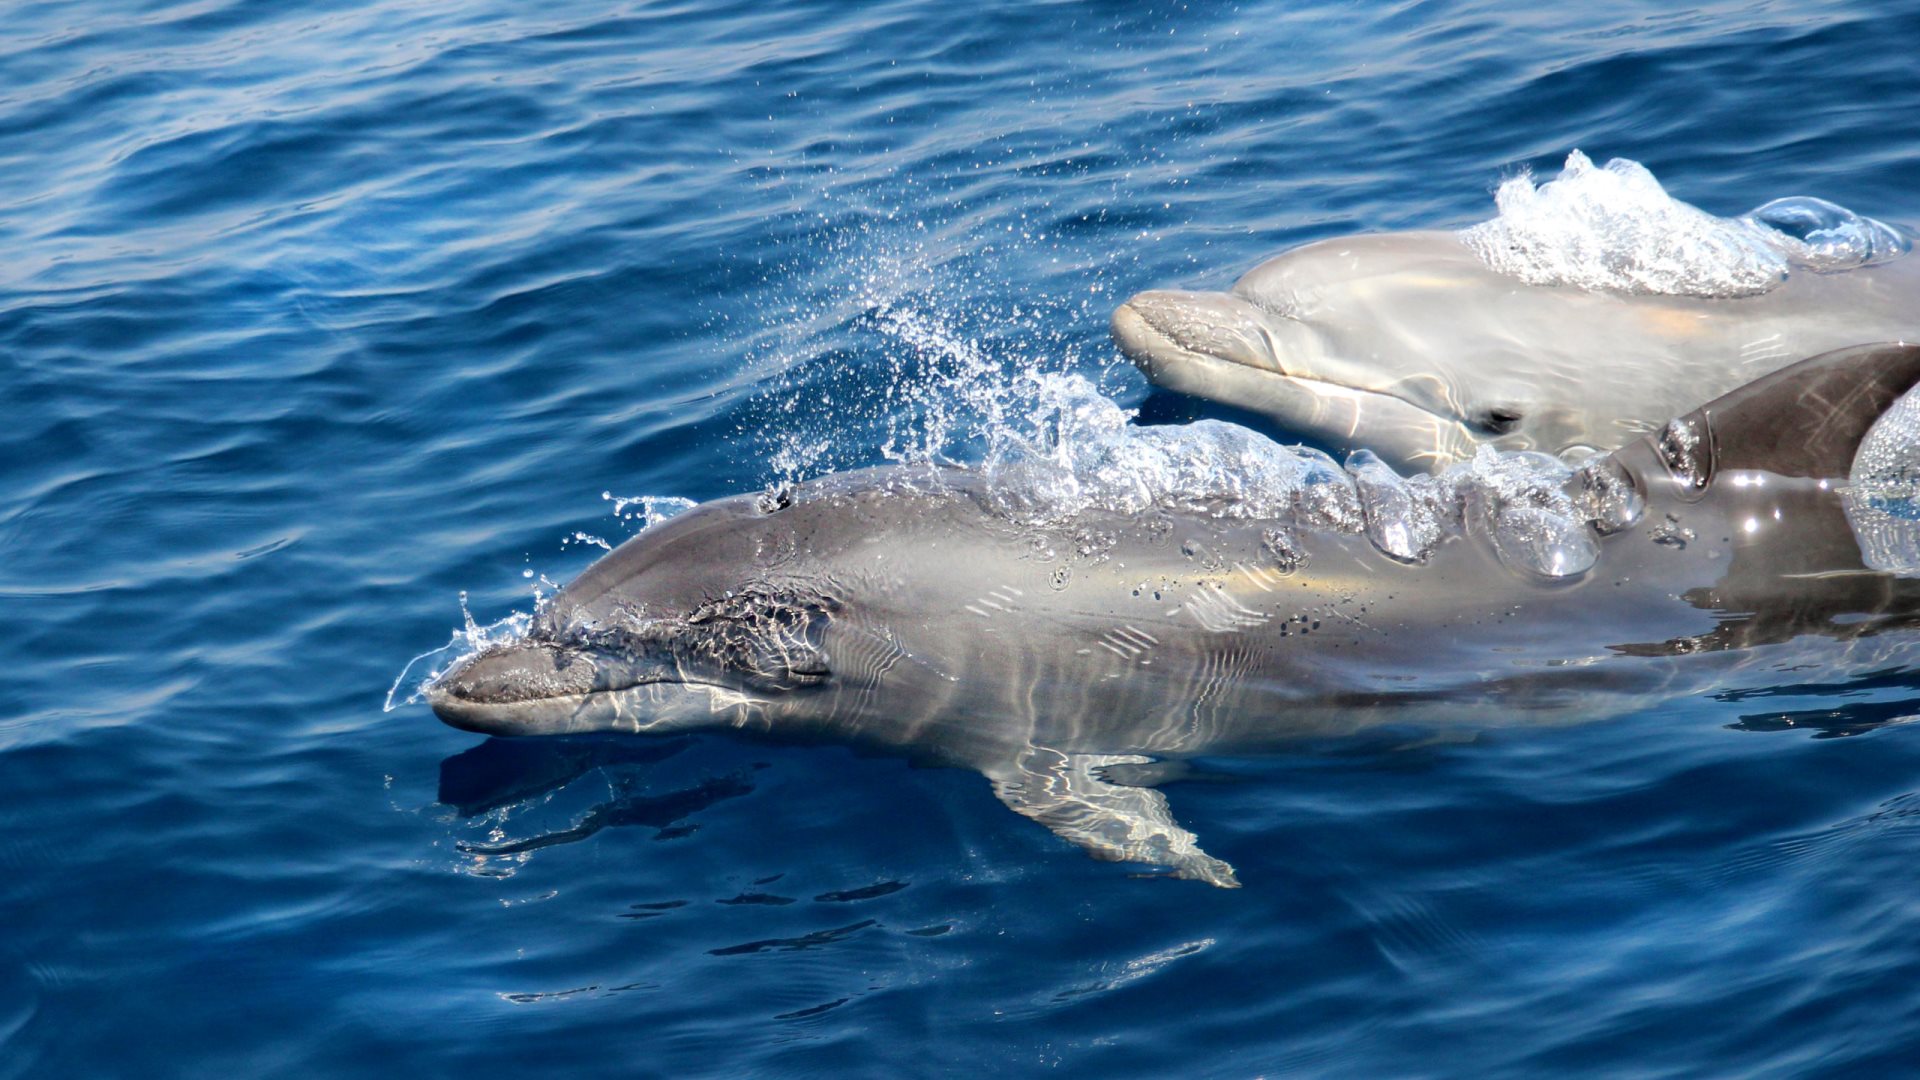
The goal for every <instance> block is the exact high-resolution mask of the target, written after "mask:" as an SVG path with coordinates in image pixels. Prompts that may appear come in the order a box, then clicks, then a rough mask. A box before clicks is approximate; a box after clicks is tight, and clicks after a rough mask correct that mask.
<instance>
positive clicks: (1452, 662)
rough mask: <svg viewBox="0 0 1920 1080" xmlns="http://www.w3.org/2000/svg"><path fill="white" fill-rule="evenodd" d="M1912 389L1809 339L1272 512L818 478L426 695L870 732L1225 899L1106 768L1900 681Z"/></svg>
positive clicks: (505, 718)
mask: <svg viewBox="0 0 1920 1080" xmlns="http://www.w3.org/2000/svg"><path fill="white" fill-rule="evenodd" d="M1916 383H1920V346H1911V345H1877V346H1862V347H1856V348H1852V349H1846V350H1842V351H1839V352H1834V353H1829V354H1826V355H1823V356H1819V357H1815V358H1813V359H1810V360H1805V361H1803V362H1801V363H1799V364H1796V365H1794V366H1791V367H1788V368H1786V369H1784V370H1782V371H1779V372H1776V373H1774V374H1772V375H1770V376H1767V377H1765V378H1762V379H1760V380H1759V381H1757V382H1755V383H1752V384H1750V385H1748V386H1746V387H1743V388H1741V389H1738V390H1735V391H1734V392H1732V393H1730V394H1727V395H1725V396H1724V397H1721V398H1719V399H1718V400H1715V401H1713V402H1711V403H1710V404H1707V405H1706V406H1704V407H1702V408H1700V409H1697V410H1695V411H1693V412H1691V413H1688V414H1687V415H1685V416H1683V417H1680V418H1679V419H1676V420H1674V421H1673V422H1671V423H1670V424H1668V425H1667V426H1666V427H1665V428H1664V429H1663V430H1661V431H1660V432H1658V433H1656V434H1653V435H1650V436H1648V437H1645V438H1642V439H1640V440H1638V441H1636V442H1634V443H1632V444H1630V445H1628V446H1626V447H1624V448H1623V449H1621V450H1619V451H1617V452H1615V453H1613V454H1610V455H1606V456H1604V457H1598V458H1595V459H1593V460H1591V461H1589V462H1588V463H1587V464H1586V465H1585V466H1584V467H1582V468H1580V469H1578V470H1572V469H1568V468H1565V467H1562V466H1558V464H1557V463H1555V465H1556V467H1558V468H1559V469H1560V471H1559V472H1553V471H1551V470H1546V471H1542V472H1541V473H1539V474H1538V475H1539V476H1546V477H1550V478H1551V479H1552V480H1553V483H1551V484H1544V483H1543V482H1539V481H1538V480H1537V478H1536V481H1535V482H1531V483H1521V484H1517V485H1516V484H1506V485H1501V484H1496V483H1490V482H1485V481H1486V476H1487V475H1488V474H1490V473H1492V472H1498V471H1499V469H1500V468H1501V467H1502V466H1503V461H1504V460H1505V459H1504V458H1503V457H1502V456H1501V455H1496V454H1492V453H1491V452H1488V453H1487V454H1484V455H1483V456H1482V458H1481V459H1477V460H1476V462H1475V463H1474V465H1473V467H1472V469H1468V468H1467V467H1465V466H1462V467H1460V468H1458V469H1456V470H1454V471H1452V472H1450V473H1448V474H1445V475H1443V476H1441V477H1439V478H1434V477H1428V476H1420V477H1415V478H1414V479H1413V480H1411V481H1402V480H1400V479H1399V478H1398V477H1397V476H1395V475H1394V474H1393V473H1392V472H1391V471H1390V470H1387V469H1386V468H1385V466H1384V465H1382V464H1380V463H1379V462H1378V461H1377V460H1369V459H1367V458H1366V457H1365V456H1364V455H1359V456H1357V459H1356V461H1353V462H1350V463H1349V465H1348V470H1347V471H1346V472H1342V471H1341V470H1339V469H1338V468H1337V467H1332V466H1331V465H1330V463H1329V464H1328V465H1327V467H1316V466H1314V465H1313V458H1314V457H1315V456H1316V455H1315V454H1314V452H1311V451H1293V450H1284V449H1282V448H1279V447H1272V450H1273V451H1274V452H1275V453H1276V454H1280V455H1289V454H1291V455H1297V460H1298V461H1300V462H1303V463H1305V465H1303V472H1302V473H1301V476H1302V477H1303V479H1302V480H1301V481H1300V482H1299V483H1297V484H1296V485H1295V486H1294V487H1293V488H1292V489H1291V490H1290V491H1289V492H1288V493H1287V494H1286V496H1285V498H1283V499H1280V500H1277V501H1269V502H1264V503H1257V504H1250V503H1246V502H1241V503H1235V502H1232V501H1220V500H1212V501H1207V500H1200V503H1201V504H1200V505H1196V504H1195V502H1194V501H1193V500H1185V501H1183V500H1181V499H1178V498H1168V497H1164V493H1163V496H1162V497H1156V499H1155V500H1154V501H1153V503H1152V505H1148V506H1144V507H1143V506H1139V505H1132V506H1127V507H1123V508H1117V507H1115V506H1105V505H1099V504H1097V500H1096V501H1095V502H1093V503H1087V504H1084V505H1079V504H1076V506H1074V507H1073V508H1072V509H1071V510H1068V511H1057V512H1050V513H1048V512H1040V511H1038V510H1035V509H1034V507H1033V506H1032V505H1030V504H1027V503H1023V502H1021V500H1020V499H1019V498H1017V497H1010V496H1009V494H1008V491H1009V484H1010V482H1009V481H1007V480H1005V479H1004V478H1003V479H996V478H995V477H994V476H993V475H991V474H988V473H983V472H981V471H975V470H961V469H937V468H933V467H919V468H913V467H890V468H881V469H874V470H869V471H864V472H855V473H847V474H840V475H834V476H828V477H825V478H822V479H820V480H816V481H813V482H809V483H806V484H803V485H799V486H798V487H795V488H791V489H788V490H786V491H785V492H782V493H780V494H779V495H777V496H770V495H761V496H741V497H734V498H727V499H721V500H718V501H715V502H712V503H708V504H705V505H702V506H700V507H698V508H697V509H695V510H692V511H689V512H687V513H685V514H683V515H681V516H679V517H677V518H674V519H672V520H670V521H668V522H666V523H664V524H662V525H659V526H657V527H655V528H653V529H650V530H648V531H646V532H644V533H642V534H641V535H639V536H637V537H635V538H633V539H632V540H629V541H628V542H627V543H625V544H623V545H621V546H620V547H619V548H618V549H616V550H615V551H613V552H612V553H611V554H609V555H607V556H605V557H604V558H602V559H601V560H600V561H598V562H597V563H595V564H594V565H592V566H591V567H589V568H588V569H587V570H586V571H585V572H584V573H582V574H581V575H580V576H579V577H578V578H577V579H576V580H574V581H573V582H572V583H571V584H569V585H567V586H566V587H565V588H564V589H562V590H560V592H559V593H558V594H557V595H555V596H554V597H553V598H552V600H551V601H550V602H549V603H548V604H547V605H545V607H544V608H543V609H542V610H541V611H539V612H538V613H537V615H536V617H535V619H534V622H533V626H532V628H531V629H530V630H529V631H528V632H527V633H526V634H525V635H524V636H523V637H521V638H520V639H519V640H517V641H515V642H513V643H511V644H507V645H504V646H496V647H490V648H487V649H484V650H483V651H481V652H480V653H478V654H477V655H474V656H471V657H468V658H466V659H464V660H463V661H461V662H460V663H458V664H457V665H456V666H454V667H453V668H452V669H450V670H449V671H447V672H446V673H445V674H443V675H441V676H439V677H438V678H437V679H436V680H435V681H434V682H433V683H432V684H431V685H430V686H429V688H428V690H427V697H428V700H429V701H430V703H431V704H432V706H433V709H434V711H435V712H437V713H438V714H439V715H440V717H441V718H442V719H444V720H445V721H446V722H448V723H450V724H452V725H454V726H456V727H459V728H463V729H467V730H470V731H476V732H483V733H488V734H497V735H541V734H565V733H574V732H593V731H622V732H642V733H667V732H682V731H690V730H696V729H735V730H739V731H743V732H748V733H760V734H765V735H769V736H773V737H778V738H783V739H803V740H834V741H846V742H852V743H859V744H865V745H869V746H878V747H883V748H889V749H893V750H896V751H899V752H902V753H905V754H907V755H909V756H911V757H913V758H915V759H917V760H922V761H928V762H934V763H940V764H946V765H954V766H961V767H966V768H971V769H975V770H977V771H979V772H981V773H982V774H984V775H985V776H986V777H987V778H988V779H989V780H990V781H991V782H992V784H993V787H994V791H995V792H996V794H997V795H998V796H999V797H1000V799H1001V800H1002V801H1004V802H1005V803H1006V804H1007V805H1008V806H1009V807H1011V808H1012V809H1014V810H1016V811H1018V812H1019V813H1021V814H1024V815H1026V816H1027V817H1029V818H1032V819H1034V820H1036V821H1039V822H1041V823H1042V824H1044V825H1046V826H1047V827H1049V828H1050V829H1052V830H1053V831H1054V832H1055V833H1057V834H1058V835H1060V836H1061V837H1063V838H1065V839H1066V840H1068V841H1071V842H1072V843H1074V844H1077V845H1079V846H1081V847H1082V848H1085V849H1086V850H1088V851H1089V852H1091V853H1093V854H1094V855H1096V856H1099V857H1101V858H1106V859H1116V860H1127V861H1132V862H1138V863H1146V864H1153V865H1157V866H1161V867H1166V868H1168V869H1169V870H1170V871H1171V872H1172V873H1173V874H1175V875H1178V876H1180V877H1186V878H1193V879H1198V880H1201V881H1206V882H1210V883H1212V884H1214V885H1218V886H1233V885H1235V884H1237V882H1236V880H1235V876H1234V872H1233V869H1232V867H1230V866H1229V865H1228V864H1227V863H1225V862H1223V861H1221V860H1220V859H1217V858H1214V857H1213V856H1211V855H1209V854H1207V853H1206V852H1205V851H1203V850H1202V849H1201V847H1200V846H1199V844H1198V843H1197V842H1196V839H1195V837H1194V835H1193V834H1192V833H1190V832H1189V831H1187V830H1186V829H1184V828H1182V827H1181V826H1180V825H1179V824H1177V823H1176V822H1175V821H1174V820H1173V817H1172V815H1171V814H1170V812H1169V809H1168V805H1167V801H1166V798H1165V796H1164V795H1163V794H1161V793H1160V792H1159V791H1156V790H1154V789H1153V788H1151V787H1147V786H1136V784H1137V782H1138V780H1139V777H1140V774H1143V773H1145V772H1146V770H1137V769H1135V770H1130V769H1128V768H1126V766H1130V765H1140V764H1145V763H1147V762H1150V761H1153V760H1156V759H1168V758H1181V757H1186V756H1191V755H1197V754H1202V753H1223V752H1233V751H1244V750H1257V749H1260V748H1263V747H1271V746H1274V745H1276V744H1280V743H1284V742H1286V741H1287V740H1298V739H1300V738H1302V737H1303V736H1319V735H1338V734H1343V733H1349V732H1354V731H1358V730H1361V729H1365V728H1368V727H1369V726H1374V725H1380V724H1385V723H1395V724H1413V725H1426V726H1434V727H1440V726H1444V725H1454V724H1460V725H1469V726H1482V725H1486V724H1490V723H1502V722H1529V721H1538V722H1549V721H1552V722H1557V721H1564V720H1575V719H1581V718H1592V717H1600V716H1606V715H1616V714H1619V713H1621V712H1624V711H1628V710H1630V709H1633V708H1637V707H1643V706H1645V705H1647V704H1651V703H1654V702H1657V701H1661V700H1666V699H1669V698H1672V697H1674V696H1678V695H1685V694H1692V693H1697V692H1701V691H1704V690H1710V689H1714V688H1718V687H1722V686H1724V685H1726V684H1728V683H1729V681H1730V680H1733V679H1734V678H1736V677H1737V676H1739V675H1740V674H1741V673H1742V672H1744V671H1749V670H1752V671H1774V670H1776V669H1783V668H1788V667H1792V666H1794V665H1799V664H1806V663H1814V664H1820V665H1825V666H1827V667H1829V668H1846V669H1852V670H1864V669H1865V668H1866V667H1867V666H1868V665H1879V666H1886V665H1887V664H1889V663H1892V664H1900V663H1908V662H1910V661H1911V658H1912V656H1913V655H1914V654H1913V651H1912V650H1913V648H1914V644H1915V643H1914V639H1913V638H1912V636H1911V634H1910V633H1909V631H1911V629H1912V628H1913V627H1914V625H1915V623H1916V622H1920V581H1917V580H1916V579H1914V578H1911V577H1906V576H1902V574H1903V573H1904V572H1907V571H1910V570H1912V569H1914V567H1915V564H1916V563H1920V555H1916V554H1915V552H1916V551H1917V550H1920V543H1917V542H1916V534H1917V533H1920V522H1916V520H1915V518H1916V516H1917V515H1916V514H1915V513H1914V506H1915V502H1914V498H1913V483H1914V480H1915V478H1916V476H1920V394H1911V395H1909V394H1908V391H1909V390H1911V389H1913V387H1914V386H1915V384H1916ZM1130 430H1136V431H1144V432H1152V431H1156V430H1164V429H1151V428H1149V429H1130ZM1235 430H1240V429H1235ZM1269 445H1270V444H1269ZM1317 457H1318V460H1319V461H1320V462H1323V463H1324V462H1327V461H1328V459H1326V458H1325V457H1324V455H1317ZM1903 485H1904V486H1903ZM1015 494H1016V495H1017V494H1018V492H1017V491H1016V492H1015ZM1129 781H1132V782H1129Z"/></svg>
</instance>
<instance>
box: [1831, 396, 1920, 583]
mask: <svg viewBox="0 0 1920 1080" xmlns="http://www.w3.org/2000/svg"><path fill="white" fill-rule="evenodd" d="M1841 505H1842V506H1844V507H1845V509H1846V514H1847V521H1848V522H1849V523H1850V524H1851V525H1852V526H1853V534H1854V537H1855V538H1856V539H1857V540H1858V541H1859V542H1860V556H1861V560H1862V561H1863V562H1865V563H1866V565H1867V566H1869V567H1871V568H1872V569H1875V570H1883V571H1886V572H1888V573H1892V574H1899V575H1901V576H1903V577H1911V576H1916V575H1920V390H1909V391H1907V393H1906V394H1905V395H1904V396H1902V397H1901V398H1900V400H1899V401H1896V402H1894V403H1893V407H1892V408H1890V409H1888V410H1887V411H1886V412H1884V413H1882V414H1881V415H1880V419H1879V420H1876V421H1875V422H1874V425H1873V427H1872V428H1870V429H1868V431H1867V436H1866V438H1864V439H1862V440H1860V448H1859V449H1858V450H1856V451H1855V452H1854V457H1853V465H1852V468H1851V469H1849V470H1848V476H1847V487H1846V488H1845V490H1843V491H1842V492H1841Z"/></svg>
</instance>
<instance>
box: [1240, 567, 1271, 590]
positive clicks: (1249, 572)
mask: <svg viewBox="0 0 1920 1080" xmlns="http://www.w3.org/2000/svg"><path fill="white" fill-rule="evenodd" d="M1233 568H1234V569H1235V570H1237V571H1239V572H1240V575H1241V576H1242V577H1244V578H1246V579H1247V580H1248V581H1251V582H1253V584H1254V586H1255V587H1256V588H1258V589H1259V590H1260V591H1261V592H1272V591H1273V590H1274V589H1275V588H1276V587H1278V586H1279V584H1280V575H1279V574H1276V573H1274V572H1273V571H1271V570H1268V569H1266V568H1265V567H1261V566H1254V565H1251V564H1249V563H1243V562H1237V563H1234V564H1233Z"/></svg>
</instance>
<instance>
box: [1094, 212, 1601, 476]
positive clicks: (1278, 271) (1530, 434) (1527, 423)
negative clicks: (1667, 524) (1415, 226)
mask: <svg viewBox="0 0 1920 1080" xmlns="http://www.w3.org/2000/svg"><path fill="white" fill-rule="evenodd" d="M1517 284H1518V283H1517V282H1514V281H1512V280H1509V279H1505V278H1502V277H1500V276H1499V275H1497V274H1495V273H1493V272H1492V271H1491V270H1489V269H1488V268H1487V267H1486V266H1485V265H1484V264H1483V263H1482V262H1480V260H1479V259H1478V258H1477V257H1476V256H1475V255H1474V254H1473V253H1472V251H1470V250H1469V249H1468V248H1467V247H1466V246H1465V245H1464V244H1463V243H1461V242H1460V241H1459V239H1458V238H1457V237H1455V236H1454V235H1453V234H1451V233H1441V232H1412V233H1389V234H1379V235H1373V236H1356V237H1348V238H1343V239H1341V240H1337V241H1322V242H1320V243H1315V244H1308V245H1306V246H1304V247H1301V248H1296V249H1294V250H1292V251H1288V252H1285V253H1283V254H1281V255H1279V256H1276V257H1275V258H1272V259H1269V260H1267V261H1266V262H1264V263H1262V264H1260V265H1259V266H1257V267H1255V268H1254V269H1252V270H1251V271H1248V272H1247V273H1246V274H1245V275H1244V276H1243V277H1241V278H1240V280H1239V281H1237V282H1235V283H1234V285H1233V287H1232V288H1231V289H1230V290H1229V291H1226V292H1204V291H1182V290H1169V289H1158V290H1152V291H1148V292H1143V293H1139V294H1136V295H1135V296H1133V297H1131V298H1129V299H1128V300H1127V301H1126V302H1125V303H1124V304H1122V305H1120V307H1119V308H1118V309H1117V310H1115V311H1114V313H1113V320H1112V331H1113V338H1114V341H1115V343H1116V344H1118V345H1119V347H1120V350H1121V351H1122V352H1123V353H1125V354H1126V355H1127V357H1128V358H1129V359H1131V360H1132V361H1133V362H1134V363H1135V365H1137V366H1138V367H1139V368H1140V370H1141V371H1142V373H1144V374H1145V375H1146V376H1147V378H1148V379H1149V380H1150V381H1152V382H1153V383H1155V384H1156V385H1159V386H1164V387H1166V388H1168V389H1171V390H1177V391H1180V392H1182V393H1188V394H1193V395H1195V396H1199V397H1205V398H1209V399H1212V400H1216V401H1222V402H1226V403H1229V404H1233V405H1237V406H1239V407H1242V408H1246V409H1250V410H1252V411H1255V412H1260V413H1264V414H1266V415H1268V416H1271V417H1273V418H1274V419H1276V420H1278V421H1279V422H1280V423H1282V424H1284V425H1286V426H1287V427H1289V428H1291V429H1292V430H1294V431H1296V432H1299V433H1301V434H1303V435H1306V436H1309V437H1312V438H1314V439H1316V440H1318V441H1320V442H1322V443H1324V444H1327V445H1330V446H1334V447H1338V448H1342V449H1349V450H1352V449H1361V448H1365V449H1369V450H1372V451H1373V452H1375V453H1376V454H1378V455H1380V456H1381V457H1382V458H1385V459H1387V460H1388V461H1390V462H1392V463H1394V464H1395V465H1396V466H1399V467H1401V468H1416V469H1423V470H1424V469H1437V468H1439V467H1442V466H1445V465H1447V464H1450V463H1451V462H1454V461H1457V460H1461V459H1464V458H1467V457H1471V456H1472V454H1473V451H1474V448H1475V446H1476V445H1477V444H1479V443H1490V444H1492V445H1494V446H1496V447H1499V448H1501V449H1515V450H1518V449H1537V450H1544V451H1548V452H1553V453H1558V452H1561V451H1564V450H1567V449H1571V448H1573V447H1575V446H1581V447H1586V446H1590V445H1592V444H1591V443H1590V442H1588V441H1587V440H1586V439H1585V438H1583V436H1584V434H1585V432H1584V431H1583V430H1582V428H1581V425H1580V424H1578V423H1576V422H1574V419H1573V418H1572V417H1571V416H1570V415H1568V410H1567V409H1566V408H1564V407H1563V405H1564V403H1565V402H1568V401H1572V402H1576V403H1577V402H1580V401H1582V400H1584V397H1583V394H1582V392H1581V390H1580V384H1581V383H1582V382H1586V383H1590V382H1591V379H1592V372H1591V371H1587V370H1578V371H1572V370H1560V369H1559V368H1557V367H1555V366H1554V365H1553V364H1552V363H1550V362H1545V361H1543V360H1542V358H1541V357H1540V356H1539V355H1538V354H1539V353H1540V352H1541V350H1540V349H1538V348H1533V349H1528V348H1525V347H1523V346H1522V344H1521V342H1522V340H1523V339H1526V338H1527V336H1528V335H1529V334H1536V333H1537V334H1538V335H1539V336H1542V337H1546V338H1548V339H1551V337H1552V335H1554V334H1564V333H1570V332H1574V331H1573V330H1572V329H1570V328H1569V326H1568V325H1567V320H1566V319H1564V318H1559V317H1558V316H1556V315H1554V314H1552V313H1549V314H1548V315H1544V316H1534V315H1532V314H1531V313H1521V314H1514V313H1512V312H1509V311H1508V310H1507V305H1509V304H1510V301H1511V297H1510V294H1512V293H1514V291H1515V287H1516V285H1517ZM1547 302H1548V303H1549V304H1550V303H1553V302H1565V303H1578V302H1579V297H1577V296H1576V297H1572V298H1571V299H1569V298H1564V297H1555V298H1549V299H1548V301H1547ZM1593 303H1605V301H1593ZM1490 313H1491V314H1490ZM1509 315H1513V317H1512V318H1508V316H1509ZM1496 316H1498V320H1497V321H1496ZM1523 316H1524V317H1523ZM1528 318H1532V319H1534V321H1536V322H1542V323H1544V325H1542V326H1534V325H1532V324H1531V323H1529V322H1527V319H1528ZM1544 402H1559V403H1563V405H1562V406H1555V407H1547V406H1544V405H1543V404H1542V403H1544ZM1620 434H1621V435H1623V436H1624V435H1625V434H1627V433H1626V432H1622V433H1620ZM1619 441H1620V440H1619V439H1615V440H1613V441H1611V442H1608V443H1607V444H1606V445H1608V446H1611V445H1616V444H1617V443H1618V442H1619Z"/></svg>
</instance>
